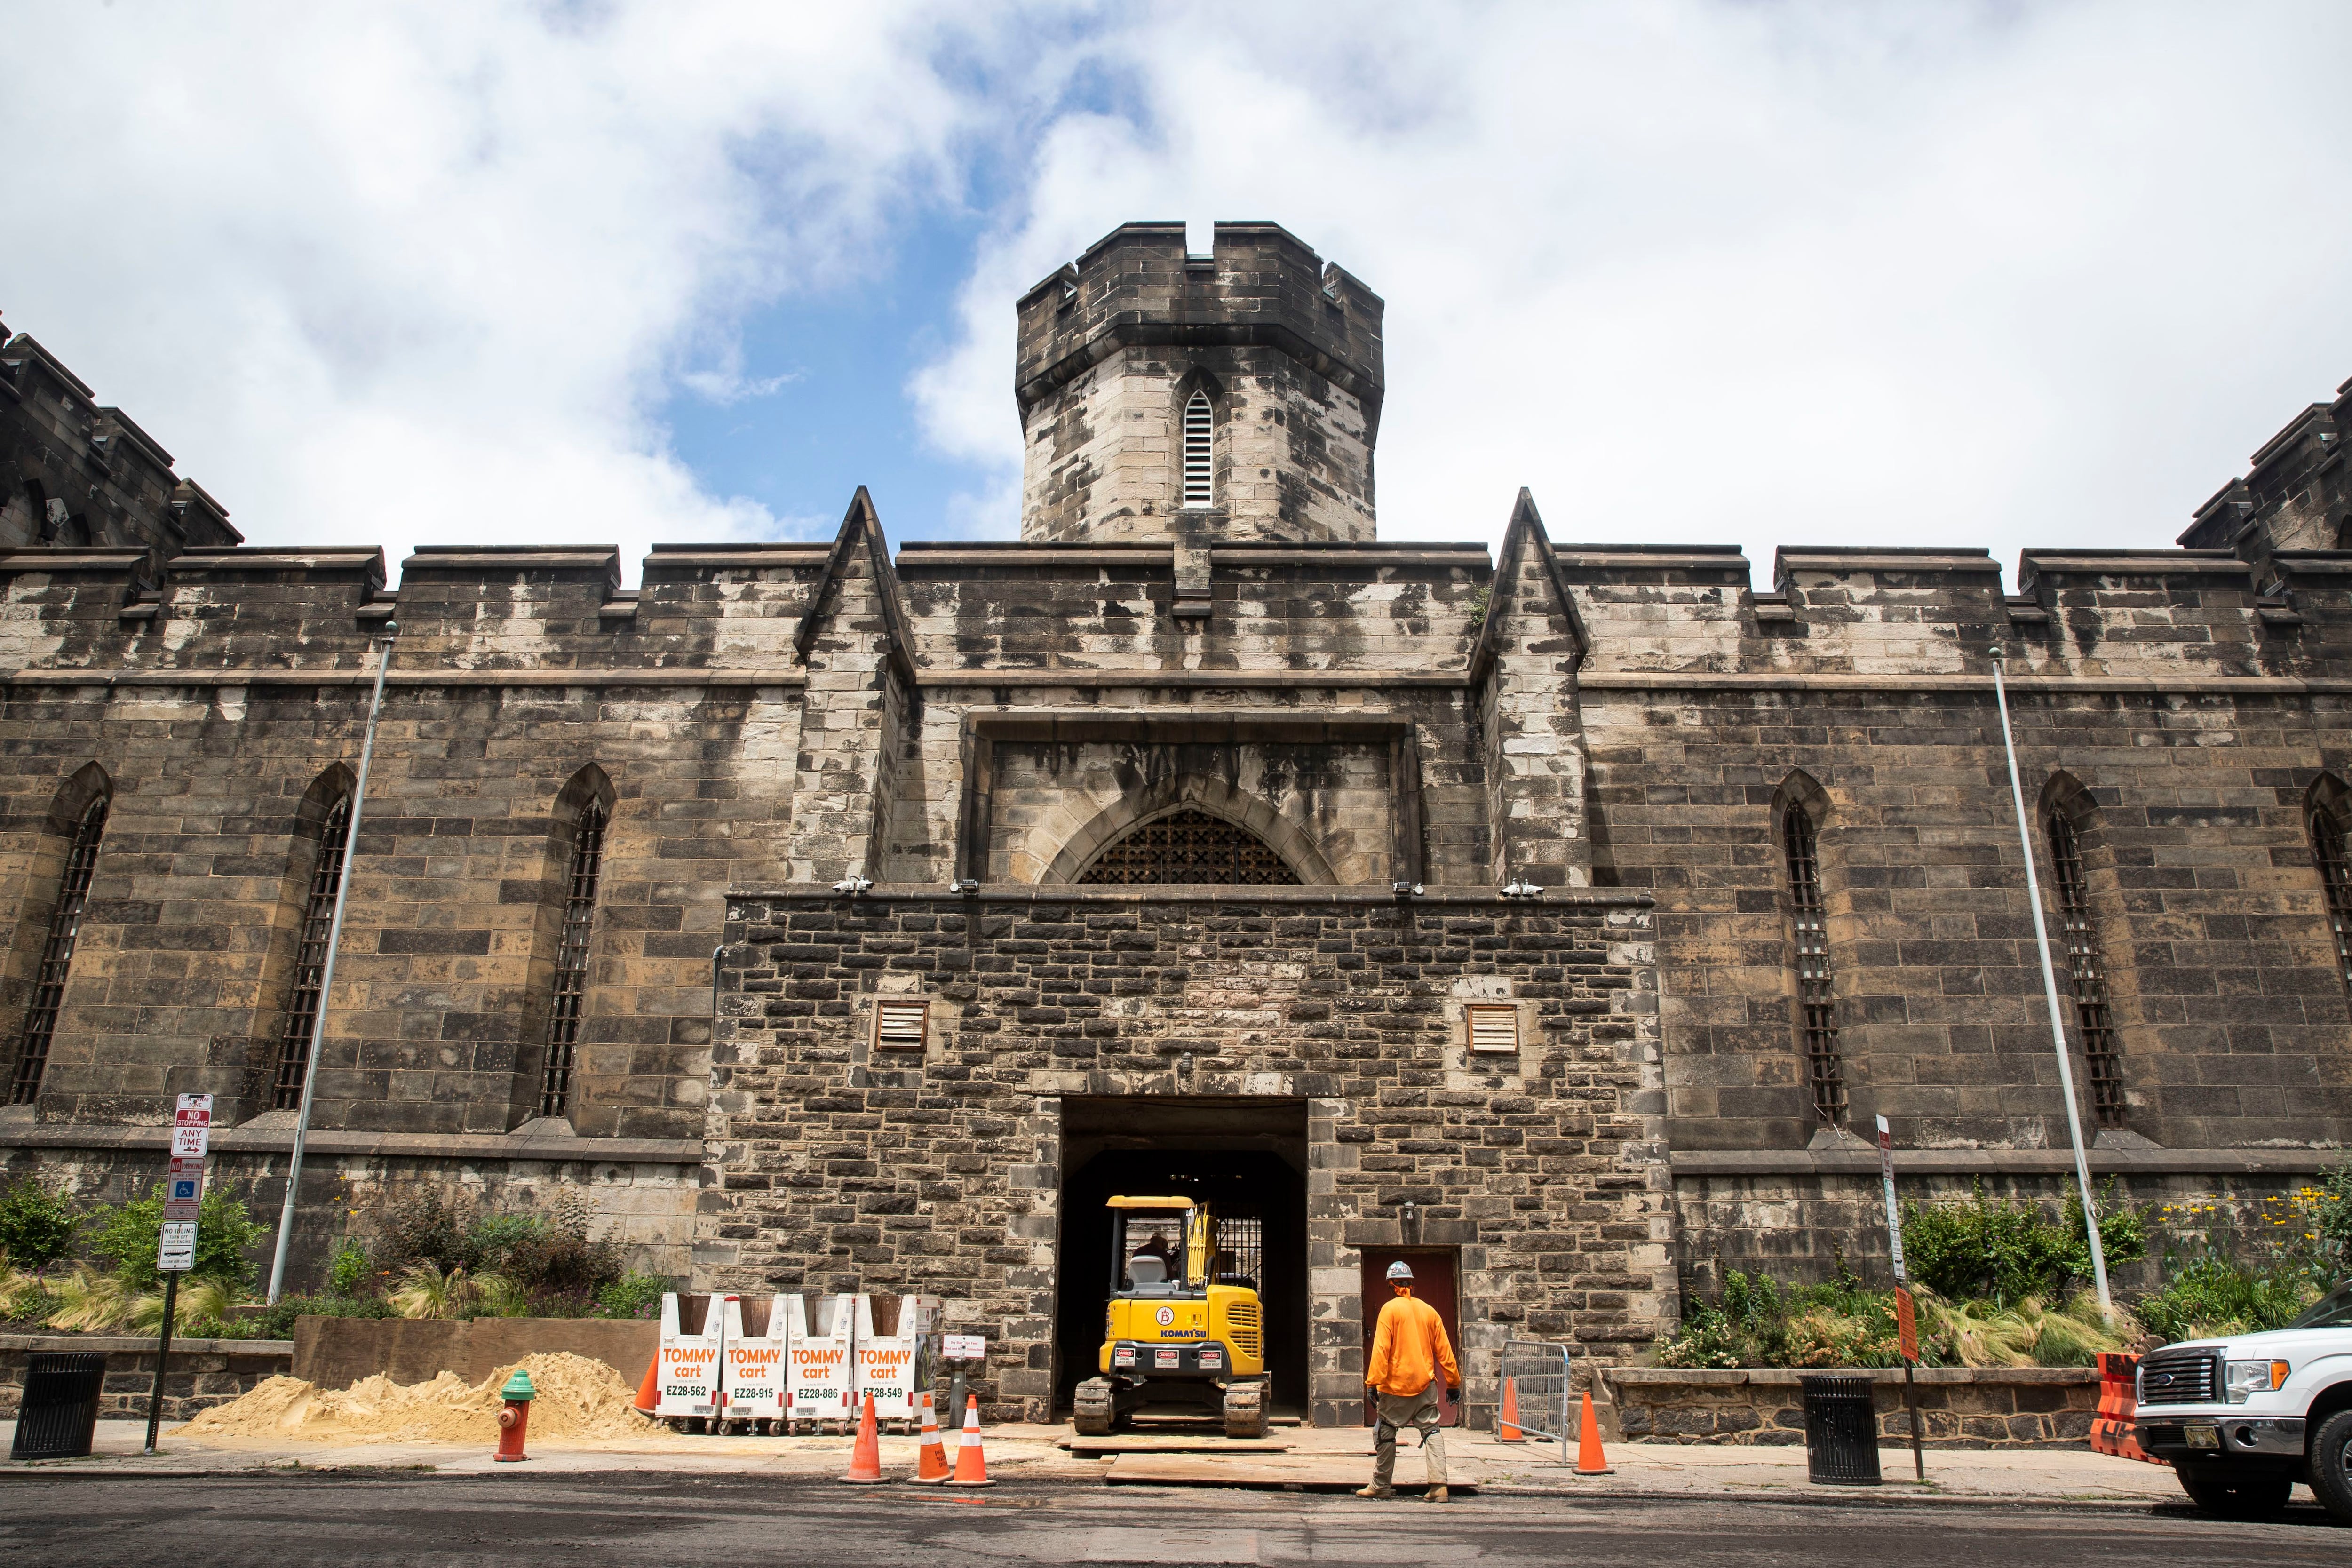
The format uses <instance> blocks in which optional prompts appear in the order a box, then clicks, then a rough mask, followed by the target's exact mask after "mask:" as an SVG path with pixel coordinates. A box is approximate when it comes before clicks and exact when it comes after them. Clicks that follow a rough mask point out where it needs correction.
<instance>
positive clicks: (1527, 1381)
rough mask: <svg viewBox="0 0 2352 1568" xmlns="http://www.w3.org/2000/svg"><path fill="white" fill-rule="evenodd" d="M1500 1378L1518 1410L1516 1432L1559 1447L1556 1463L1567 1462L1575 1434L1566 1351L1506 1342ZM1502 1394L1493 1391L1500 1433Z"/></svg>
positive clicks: (1548, 1344)
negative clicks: (1517, 1429)
mask: <svg viewBox="0 0 2352 1568" xmlns="http://www.w3.org/2000/svg"><path fill="white" fill-rule="evenodd" d="M1502 1375H1503V1377H1504V1379H1505V1380H1507V1382H1508V1383H1509V1384H1510V1385H1511V1388H1512V1391H1513V1394H1514V1396H1515V1398H1514V1403H1516V1404H1517V1406H1518V1423H1517V1425H1518V1428H1519V1430H1520V1431H1522V1432H1524V1433H1526V1434H1527V1435H1528V1436H1529V1437H1535V1438H1541V1439H1542V1440H1544V1441H1546V1442H1550V1441H1552V1440H1554V1439H1557V1440H1558V1441H1559V1462H1560V1463H1561V1464H1563V1465H1565V1464H1567V1463H1569V1462H1570V1449H1569V1441H1570V1436H1571V1435H1572V1434H1574V1432H1575V1430H1576V1419H1575V1415H1574V1406H1573V1405H1571V1404H1570V1400H1571V1399H1572V1398H1573V1397H1574V1396H1573V1394H1571V1393H1570V1389H1569V1366H1568V1347H1567V1346H1566V1345H1564V1344H1559V1343H1558V1342H1554V1341H1551V1340H1505V1341H1504V1342H1503V1367H1502ZM1501 1398H1502V1391H1501V1386H1500V1385H1499V1384H1498V1385H1497V1387H1496V1402H1497V1403H1496V1407H1495V1410H1496V1414H1495V1427H1496V1432H1497V1433H1499V1432H1500V1431H1501V1430H1502V1422H1503V1417H1502V1405H1501V1403H1500V1401H1501Z"/></svg>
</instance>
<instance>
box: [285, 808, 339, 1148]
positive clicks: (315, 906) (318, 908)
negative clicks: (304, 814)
mask: <svg viewBox="0 0 2352 1568" xmlns="http://www.w3.org/2000/svg"><path fill="white" fill-rule="evenodd" d="M351 836H352V797H351V796H350V795H338V796H337V797H336V799H335V803H334V805H331V806H330V807H328V808H327V816H326V820H325V821H324V822H322V823H321V824H320V828H319V858H318V859H317V861H316V862H314V863H313V864H312V867H311V869H310V892H309V894H308V895H307V896H306V897H305V899H304V900H303V904H302V934H301V941H300V945H299V947H297V949H296V950H295V953H294V984H293V988H292V989H291V990H290V991H289V993H288V994H287V998H286V1021H285V1023H284V1024H283V1025H282V1026H280V1027H279V1029H278V1071H277V1074H276V1077H275V1078H274V1079H273V1080H272V1083H271V1085H270V1099H269V1107H270V1109H271V1110H298V1109H299V1108H300V1106H301V1104H302V1085H303V1083H304V1081H305V1080H307V1079H309V1077H310V1036H311V1034H312V1033H313V1032H314V1031H315V1030H316V1029H317V1027H318V1024H319V1008H320V1005H321V1004H322V1003H323V1002H324V1001H325V999H326V998H325V994H324V992H323V990H322V989H321V985H322V982H323V979H324V976H325V973H326V968H327V952H328V951H329V948H330V945H331V942H332V941H333V936H334V925H335V895H336V894H337V893H339V892H341V890H342V886H343V861H344V858H345V854H346V851H348V850H349V848H350V847H351V845H350V839H351Z"/></svg>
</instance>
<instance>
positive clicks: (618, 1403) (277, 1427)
mask: <svg viewBox="0 0 2352 1568" xmlns="http://www.w3.org/2000/svg"><path fill="white" fill-rule="evenodd" d="M517 1366H519V1367H520V1368H521V1369H522V1370H523V1371H525V1372H527V1373H530V1381H531V1383H532V1384H534V1385H535V1386H536V1387H537V1388H538V1390H539V1394H538V1397H537V1398H535V1399H533V1400H532V1401H531V1402H530V1436H531V1438H532V1439H534V1440H536V1439H539V1438H542V1437H544V1438H551V1439H552V1438H564V1437H572V1438H591V1439H593V1438H599V1437H643V1436H648V1435H649V1434H652V1433H656V1432H659V1431H662V1430H663V1428H661V1427H659V1426H656V1424H655V1423H653V1422H651V1421H648V1420H646V1417H644V1416H643V1415H638V1414H637V1412H636V1411H635V1409H633V1408H632V1407H631V1401H632V1400H634V1399H635V1396H636V1390H635V1389H633V1388H631V1387H630V1386H629V1385H628V1384H625V1383H624V1382H623V1381H621V1375H620V1373H616V1372H614V1370H613V1369H612V1368H611V1367H609V1366H606V1365H605V1364H604V1363H603V1362H601V1361H590V1360H589V1359H588V1358H587V1357H585V1356H576V1355H572V1354H571V1353H569V1352H556V1353H554V1354H545V1355H532V1356H526V1357H524V1358H523V1359H522V1360H521V1361H520V1362H518V1363H515V1366H506V1367H500V1368H499V1370H498V1371H496V1372H494V1373H490V1375H489V1376H488V1377H487V1378H485V1379H483V1380H482V1381H481V1382H480V1383H478V1384H475V1385H473V1386H472V1387H470V1388H469V1387H467V1385H466V1384H464V1383H463V1382H461V1381H460V1380H459V1379H458V1377H457V1373H454V1372H445V1373H441V1374H440V1375H439V1376H438V1377H436V1378H435V1379H434V1380H433V1381H432V1382H430V1383H417V1384H397V1383H394V1382H393V1381H392V1380H391V1379H389V1378H386V1377H383V1376H381V1375H378V1376H375V1377H369V1378H362V1379H361V1380H360V1381H359V1382H357V1383H355V1384H352V1385H351V1387H349V1388H345V1389H327V1388H320V1387H319V1386H318V1385H317V1384H311V1383H305V1382H303V1381H302V1380H301V1379H299V1378H294V1377H273V1378H271V1379H269V1380H268V1382H266V1383H263V1384H260V1385H258V1386H257V1387H256V1388H254V1389H252V1390H250V1391H249V1392H247V1393H246V1394H243V1395H241V1396H239V1397H238V1398H236V1399H235V1400H232V1401H230V1402H229V1403H228V1404H226V1405H215V1406H214V1407H213V1408H212V1409H210V1410H207V1411H205V1413H204V1414H202V1415H198V1416H197V1417H196V1418H195V1419H194V1420H193V1421H191V1422H189V1423H188V1424H187V1426H184V1427H182V1428H181V1430H182V1431H183V1432H184V1433H185V1434H186V1435H187V1436H191V1437H199V1438H202V1437H225V1438H235V1439H237V1440H239V1441H246V1442H249V1441H252V1440H253V1439H255V1438H272V1437H282V1438H292V1439H296V1440H299V1441H300V1442H305V1443H491V1444H495V1443H496V1442H497V1441H498V1440H499V1406H500V1405H502V1404H504V1403H505V1402H504V1401H503V1400H502V1399H500V1398H499V1389H501V1388H503V1387H505V1386H506V1382H507V1379H509V1377H512V1376H513V1375H514V1373H515V1367H517Z"/></svg>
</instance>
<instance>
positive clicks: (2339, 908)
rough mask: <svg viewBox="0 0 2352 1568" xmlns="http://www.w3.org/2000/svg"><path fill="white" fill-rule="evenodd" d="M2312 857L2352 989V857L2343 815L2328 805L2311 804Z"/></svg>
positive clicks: (2340, 964) (2340, 968) (2342, 971)
mask: <svg viewBox="0 0 2352 1568" xmlns="http://www.w3.org/2000/svg"><path fill="white" fill-rule="evenodd" d="M2311 858H2313V860H2315V861H2316V862H2317V863H2318V866H2319V883H2320V886H2321V888H2322V889H2325V890H2326V894H2327V926H2328V929H2329V930H2330V931H2334V932H2335V933H2336V973H2338V974H2339V975H2341V976H2343V979H2344V984H2345V985H2346V987H2347V989H2352V858H2347V856H2346V854H2345V848H2344V819H2343V818H2342V817H2340V816H2336V813H2335V811H2334V810H2332V809H2331V808H2329V807H2328V806H2326V805H2318V804H2315V805H2313V806H2312V808H2311Z"/></svg>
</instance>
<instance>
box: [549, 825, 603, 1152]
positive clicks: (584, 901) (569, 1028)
mask: <svg viewBox="0 0 2352 1568" xmlns="http://www.w3.org/2000/svg"><path fill="white" fill-rule="evenodd" d="M604 826H605V817H604V805H602V803H600V802H596V801H591V802H589V803H588V805H587V806H586V808H585V809H583V811H582V812H581V813H580V820H579V822H578V823H577V824H576V825H575V826H573V828H572V874H571V878H570V880H569V882H568V883H567V885H566V888H565V892H564V899H563V929H562V936H561V937H560V939H559V940H558V942H557V943H556V948H555V989H554V993H553V994H552V996H551V1002H550V1005H549V1007H548V1015H547V1067H546V1071H545V1075H544V1078H543V1080H542V1082H541V1086H540V1092H539V1113H540V1114H541V1116H561V1115H562V1114H563V1112H564V1110H565V1108H566V1107H567V1106H569V1105H570V1104H571V1103H572V1063H573V1061H574V1060H575V1058H577V1056H578V1053H579V1049H580V1020H581V1015H582V1009H583V1007H584V1005H586V1002H587V999H588V936H589V931H590V928H591V927H592V926H593V923H594V921H595V916H596V879H597V878H598V877H599V876H600V875H601V874H602V873H603V871H604Z"/></svg>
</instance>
